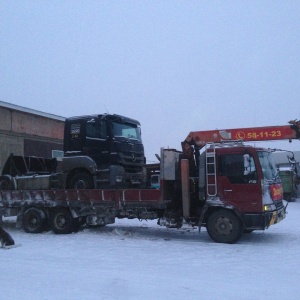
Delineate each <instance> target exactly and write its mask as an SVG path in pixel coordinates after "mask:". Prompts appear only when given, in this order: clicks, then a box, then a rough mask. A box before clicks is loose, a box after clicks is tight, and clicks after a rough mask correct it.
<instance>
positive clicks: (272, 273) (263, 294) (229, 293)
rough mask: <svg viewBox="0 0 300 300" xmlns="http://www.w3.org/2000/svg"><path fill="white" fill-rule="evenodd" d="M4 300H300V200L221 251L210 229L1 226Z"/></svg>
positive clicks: (129, 224) (121, 223)
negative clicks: (6, 241)
mask: <svg viewBox="0 0 300 300" xmlns="http://www.w3.org/2000/svg"><path fill="white" fill-rule="evenodd" d="M3 227H4V228H5V229H6V230H7V231H8V232H9V233H10V234H11V235H12V237H13V238H14V240H15V242H16V243H21V244H22V246H21V247H18V248H13V249H10V250H0V262H1V263H0V270H1V273H0V284H1V296H0V297H1V299H55V300H59V299H251V300H252V299H272V300H275V299H299V298H300V199H298V200H297V201H296V202H292V203H289V206H288V215H287V217H286V219H285V220H283V221H282V222H281V223H279V224H277V225H274V226H272V227H270V228H269V229H268V230H266V231H264V232H262V231H257V232H253V233H250V234H245V235H244V236H243V237H242V239H241V240H240V241H239V242H238V243H237V244H234V245H227V244H217V243H214V242H212V241H211V240H210V238H209V237H208V235H207V233H206V231H205V229H203V231H202V232H201V234H200V236H199V233H198V230H197V229H193V228H190V227H184V228H182V229H179V230H177V229H167V228H164V227H160V226H157V225H156V221H142V222H140V221H138V220H127V219H126V220H117V222H116V224H114V225H109V226H106V227H103V228H97V229H84V230H82V231H80V232H78V233H75V234H71V235H55V234H53V233H51V232H48V233H43V234H28V233H25V232H23V231H21V230H19V229H16V228H15V225H14V224H13V223H11V221H10V220H5V224H4V226H3Z"/></svg>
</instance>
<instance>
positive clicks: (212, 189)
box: [205, 143, 217, 197]
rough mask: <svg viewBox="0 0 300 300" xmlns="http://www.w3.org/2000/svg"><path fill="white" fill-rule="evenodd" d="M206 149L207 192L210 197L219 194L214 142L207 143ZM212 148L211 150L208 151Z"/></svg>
mask: <svg viewBox="0 0 300 300" xmlns="http://www.w3.org/2000/svg"><path fill="white" fill-rule="evenodd" d="M205 150H206V193H207V196H209V197H214V196H216V195H217V174H216V148H215V144H214V143H207V144H206V145H205ZM208 150H210V151H208Z"/></svg>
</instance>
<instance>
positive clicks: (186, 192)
mask: <svg viewBox="0 0 300 300" xmlns="http://www.w3.org/2000/svg"><path fill="white" fill-rule="evenodd" d="M295 124H296V125H295ZM295 124H292V125H291V126H283V127H272V128H271V129H270V128H259V129H239V130H235V131H233V130H223V131H209V132H208V131H207V132H196V133H190V134H189V135H188V137H187V139H186V140H185V141H184V142H183V151H177V150H172V149H162V151H161V156H160V164H159V165H157V167H156V168H153V166H152V167H151V171H153V172H156V174H157V172H159V174H160V188H159V189H153V188H144V189H139V188H135V189H93V190H91V189H87V190H65V189H64V190H59V189H56V190H55V189H53V190H38V189H37V190H2V191H1V192H0V215H3V216H11V215H15V216H17V217H18V221H19V223H20V224H21V226H22V227H23V228H24V230H25V231H26V232H31V233H37V232H42V231H45V230H49V229H52V231H53V232H55V233H70V232H74V231H77V230H78V229H79V227H80V226H82V225H83V224H85V225H88V226H103V225H106V224H110V223H114V221H115V218H139V219H158V224H159V225H162V226H166V227H173V228H180V227H181V226H182V224H183V222H186V223H188V224H190V225H192V226H199V229H200V228H201V227H206V229H207V232H208V234H209V235H210V237H211V238H212V239H213V240H214V241H216V242H221V243H234V242H236V241H238V240H239V239H240V237H241V236H242V234H243V233H244V232H251V231H253V230H264V229H266V228H268V227H269V226H270V225H273V224H275V223H278V222H280V221H281V220H282V219H283V218H284V217H285V214H286V204H285V202H284V201H283V192H282V185H281V181H280V178H279V177H277V175H276V168H275V167H274V166H275V165H274V163H273V162H272V152H271V151H270V150H266V149H261V148H254V147H251V146H248V145H244V144H243V143H241V142H240V141H231V138H232V137H233V138H234V139H236V137H238V132H240V134H241V132H243V133H244V134H245V137H244V138H245V139H246V137H248V139H253V138H254V139H255V140H257V139H258V138H257V136H260V137H261V135H263V133H262V132H265V133H267V132H268V135H267V138H265V139H269V138H270V136H269V135H271V137H272V134H273V132H275V133H276V132H277V134H279V133H278V132H281V133H280V136H281V138H282V139H283V138H284V137H287V138H288V139H292V138H293V139H295V138H297V139H298V138H299V128H300V123H299V121H298V122H296V123H295ZM294 126H296V128H295V127H294ZM286 127H288V128H290V129H289V130H290V131H291V132H292V133H293V134H294V135H291V132H290V131H289V130H288V129H287V128H286ZM281 129H282V130H283V131H280V130H281ZM224 132H226V134H225V133H224ZM218 135H219V136H218ZM207 136H210V137H209V138H208V140H209V142H208V141H206V138H205V137H207ZM220 137H221V138H220ZM224 137H227V139H226V142H224ZM277 139H278V138H277ZM260 140H262V139H261V138H260ZM202 141H204V142H202ZM204 145H205V150H204V149H202V148H203V147H204ZM200 150H201V151H200ZM145 167H146V168H147V166H145ZM147 174H148V175H149V176H150V175H151V172H147ZM148 179H149V178H148Z"/></svg>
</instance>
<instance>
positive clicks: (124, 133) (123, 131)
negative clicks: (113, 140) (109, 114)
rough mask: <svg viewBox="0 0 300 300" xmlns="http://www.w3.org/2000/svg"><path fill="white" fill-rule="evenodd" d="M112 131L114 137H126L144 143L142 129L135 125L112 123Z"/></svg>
mask: <svg viewBox="0 0 300 300" xmlns="http://www.w3.org/2000/svg"><path fill="white" fill-rule="evenodd" d="M112 129H113V136H114V137H124V138H127V139H133V140H137V141H139V142H142V139H141V129H140V127H139V126H137V125H135V124H130V123H116V122H112Z"/></svg>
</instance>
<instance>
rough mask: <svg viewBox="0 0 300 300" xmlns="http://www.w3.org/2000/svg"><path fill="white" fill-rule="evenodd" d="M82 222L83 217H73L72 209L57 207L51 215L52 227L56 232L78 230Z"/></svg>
mask: <svg viewBox="0 0 300 300" xmlns="http://www.w3.org/2000/svg"><path fill="white" fill-rule="evenodd" d="M81 224H82V222H81V218H73V216H72V214H71V211H70V210H69V209H67V208H57V209H55V210H54V211H53V213H52V216H51V229H52V231H53V232H54V233H56V234H68V233H72V232H76V231H78V230H79V228H80V226H81Z"/></svg>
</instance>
